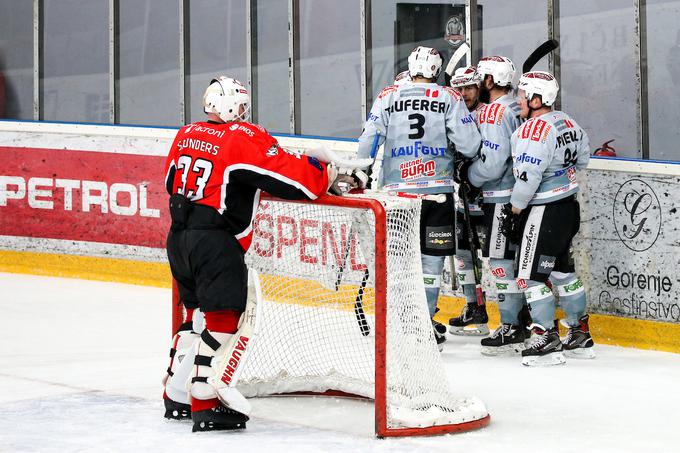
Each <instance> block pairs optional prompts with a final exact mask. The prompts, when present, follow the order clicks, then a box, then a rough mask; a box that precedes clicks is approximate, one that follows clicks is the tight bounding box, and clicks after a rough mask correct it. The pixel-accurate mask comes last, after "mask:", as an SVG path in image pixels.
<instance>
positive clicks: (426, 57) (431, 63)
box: [408, 46, 443, 79]
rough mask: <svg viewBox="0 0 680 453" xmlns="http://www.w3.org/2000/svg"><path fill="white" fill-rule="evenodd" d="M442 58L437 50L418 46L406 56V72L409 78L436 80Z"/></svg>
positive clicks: (440, 68)
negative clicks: (417, 77) (418, 77)
mask: <svg viewBox="0 0 680 453" xmlns="http://www.w3.org/2000/svg"><path fill="white" fill-rule="evenodd" d="M442 63H443V60H442V56H441V55H440V54H439V51H438V50H437V49H433V48H432V47H423V46H418V47H416V48H415V49H413V52H411V55H409V56H408V72H409V74H410V75H411V77H416V76H420V77H425V78H426V79H436V78H437V77H438V76H439V73H440V72H441V70H442Z"/></svg>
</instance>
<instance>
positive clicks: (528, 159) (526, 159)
mask: <svg viewBox="0 0 680 453" xmlns="http://www.w3.org/2000/svg"><path fill="white" fill-rule="evenodd" d="M542 161H543V159H539V158H538V157H534V156H530V155H528V154H527V153H522V154H521V155H519V156H517V157H515V162H517V163H518V164H523V163H527V164H532V165H540V164H541V162H542Z"/></svg>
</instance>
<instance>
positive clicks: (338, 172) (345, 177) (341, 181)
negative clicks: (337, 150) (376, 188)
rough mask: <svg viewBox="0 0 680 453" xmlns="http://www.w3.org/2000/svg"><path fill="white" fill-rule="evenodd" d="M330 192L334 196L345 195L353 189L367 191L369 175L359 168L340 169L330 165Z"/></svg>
mask: <svg viewBox="0 0 680 453" xmlns="http://www.w3.org/2000/svg"><path fill="white" fill-rule="evenodd" d="M328 181H329V183H330V185H329V187H328V192H330V193H331V194H333V195H344V194H346V193H347V192H349V191H350V190H352V189H357V188H359V189H365V188H366V184H367V183H368V175H367V174H366V173H364V172H363V171H361V170H359V169H358V168H347V167H345V168H338V167H337V166H336V165H335V164H333V163H330V164H328Z"/></svg>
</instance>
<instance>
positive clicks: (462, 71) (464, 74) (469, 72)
mask: <svg viewBox="0 0 680 453" xmlns="http://www.w3.org/2000/svg"><path fill="white" fill-rule="evenodd" d="M481 81H482V76H481V74H479V73H478V72H477V70H476V68H475V67H474V66H467V67H465V68H458V69H456V72H454V73H453V77H451V86H452V87H454V88H462V87H465V86H468V85H477V86H479V83H480V82H481Z"/></svg>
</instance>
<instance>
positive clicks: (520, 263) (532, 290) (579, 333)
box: [503, 71, 595, 366]
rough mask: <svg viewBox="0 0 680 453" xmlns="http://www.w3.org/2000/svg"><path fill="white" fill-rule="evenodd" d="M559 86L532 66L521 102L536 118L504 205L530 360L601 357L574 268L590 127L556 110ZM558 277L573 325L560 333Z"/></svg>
mask: <svg viewBox="0 0 680 453" xmlns="http://www.w3.org/2000/svg"><path fill="white" fill-rule="evenodd" d="M558 90H559V86H558V84H557V81H556V80H555V78H554V77H553V75H552V74H550V73H548V72H543V71H533V72H527V73H525V74H524V75H522V77H521V78H520V81H519V93H518V103H519V106H520V109H521V114H522V117H523V118H528V121H527V122H526V123H524V124H523V125H522V126H521V127H520V128H519V129H517V130H516V131H515V132H514V133H513V134H512V140H511V141H512V157H513V172H514V174H515V178H516V182H515V185H514V188H513V191H512V196H511V198H510V203H509V204H508V205H506V207H505V209H504V214H505V215H504V220H503V225H504V231H506V232H507V233H508V234H509V235H510V236H513V237H514V238H515V239H516V240H517V243H518V244H520V247H519V249H518V252H517V257H516V260H515V263H516V271H515V277H516V281H517V285H518V287H519V288H520V289H522V290H523V291H524V294H525V295H526V298H527V301H528V302H529V305H530V306H531V316H532V317H533V319H534V324H533V326H532V334H533V335H532V339H531V341H530V343H529V345H528V346H527V349H526V350H524V351H522V363H523V364H524V365H529V366H534V365H557V364H561V363H565V359H564V354H563V353H562V351H563V350H564V351H566V353H567V355H569V356H574V357H581V358H593V357H594V356H595V355H594V352H593V349H592V346H593V339H592V338H591V336H590V332H589V328H588V315H587V314H586V294H585V290H584V288H583V283H582V282H581V280H580V279H579V277H578V276H577V275H576V273H575V271H574V262H573V259H572V257H571V251H570V248H571V242H572V239H573V237H574V235H576V233H577V232H578V229H579V224H580V214H579V204H578V201H577V200H576V193H577V192H578V182H577V180H576V172H577V171H579V170H584V169H585V168H586V166H587V165H588V160H589V159H590V146H589V143H588V135H587V134H586V132H585V131H584V130H583V129H582V128H581V126H579V125H578V123H576V121H574V120H573V119H572V118H571V117H570V116H569V115H567V114H566V113H564V112H560V111H554V110H553V109H552V105H553V103H554V102H555V99H556V98H557V92H558ZM548 278H550V281H551V282H552V285H553V287H554V288H555V289H556V290H557V293H558V294H559V296H560V305H561V306H562V308H563V310H564V312H565V313H566V316H567V317H566V324H567V326H568V327H569V332H568V334H567V337H566V339H565V340H564V341H562V340H560V337H559V334H558V332H557V326H554V325H553V320H554V319H555V297H554V296H553V292H552V290H551V289H550V288H549V287H548V286H547V285H546V282H547V281H548Z"/></svg>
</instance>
